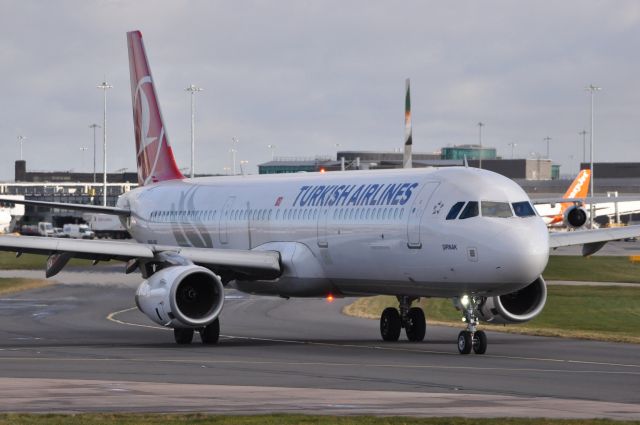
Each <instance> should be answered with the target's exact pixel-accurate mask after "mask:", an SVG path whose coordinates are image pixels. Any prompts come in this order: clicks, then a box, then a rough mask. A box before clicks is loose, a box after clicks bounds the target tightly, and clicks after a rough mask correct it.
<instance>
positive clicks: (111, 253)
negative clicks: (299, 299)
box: [0, 235, 281, 279]
mask: <svg viewBox="0 0 640 425" xmlns="http://www.w3.org/2000/svg"><path fill="white" fill-rule="evenodd" d="M0 251H15V252H19V253H23V252H26V253H32V254H41V255H49V256H55V255H61V254H63V255H64V256H65V258H66V260H67V261H68V259H70V258H82V259H87V260H100V261H107V260H120V261H129V260H136V259H137V260H154V259H156V258H157V255H158V254H160V253H163V252H173V253H176V254H177V255H179V256H181V257H183V258H186V259H188V260H190V261H192V262H193V263H195V264H198V265H201V266H204V267H207V268H210V269H212V270H214V271H216V272H219V273H227V274H231V276H237V275H241V276H243V277H246V278H261V279H275V278H276V277H278V276H279V275H280V273H281V266H280V254H279V253H278V252H276V251H248V250H246V251H245V250H231V249H229V250H227V249H211V248H189V247H176V246H159V245H151V244H142V243H135V242H120V241H109V240H81V239H60V238H46V237H37V236H34V237H31V236H9V235H7V236H0ZM67 257H68V258H67ZM65 264H66V262H65ZM63 266H64V265H63ZM48 267H49V266H48ZM60 269H61V268H60ZM57 271H60V270H57ZM57 271H56V273H57ZM47 274H48V276H47V277H50V276H52V275H53V274H55V273H53V274H50V273H47Z"/></svg>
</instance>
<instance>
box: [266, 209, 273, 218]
mask: <svg viewBox="0 0 640 425" xmlns="http://www.w3.org/2000/svg"><path fill="white" fill-rule="evenodd" d="M272 212H273V211H272V210H269V215H267V220H271V213H272Z"/></svg>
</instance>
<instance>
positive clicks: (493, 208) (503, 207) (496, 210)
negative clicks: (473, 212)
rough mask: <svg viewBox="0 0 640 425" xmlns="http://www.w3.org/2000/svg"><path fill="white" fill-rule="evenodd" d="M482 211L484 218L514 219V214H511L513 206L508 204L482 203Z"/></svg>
mask: <svg viewBox="0 0 640 425" xmlns="http://www.w3.org/2000/svg"><path fill="white" fill-rule="evenodd" d="M480 210H481V211H482V216H483V217H497V218H508V217H513V212H511V206H510V205H509V203H508V202H494V201H482V202H481V203H480Z"/></svg>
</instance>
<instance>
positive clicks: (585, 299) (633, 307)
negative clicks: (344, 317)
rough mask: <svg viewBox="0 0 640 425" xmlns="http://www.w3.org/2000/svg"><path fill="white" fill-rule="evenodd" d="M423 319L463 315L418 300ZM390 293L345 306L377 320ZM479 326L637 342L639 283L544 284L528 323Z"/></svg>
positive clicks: (439, 302) (437, 302)
mask: <svg viewBox="0 0 640 425" xmlns="http://www.w3.org/2000/svg"><path fill="white" fill-rule="evenodd" d="M419 305H420V306H421V307H422V308H424V311H425V314H426V316H427V322H432V323H433V322H436V323H443V324H449V325H456V326H460V327H462V322H461V318H462V314H461V313H459V312H458V311H456V310H455V309H454V308H453V305H452V303H451V300H448V299H422V300H421V301H420V303H419ZM397 306H398V302H397V300H396V299H395V297H388V296H378V297H371V298H361V299H359V300H357V301H356V302H354V303H353V304H351V305H349V306H347V307H345V313H346V314H349V315H353V316H359V317H368V318H372V319H378V318H379V317H380V313H382V310H384V308H385V307H397ZM482 327H483V328H484V329H491V330H499V331H507V332H516V333H526V334H531V335H547V336H563V337H572V338H583V339H594V340H602V341H618V342H633V343H640V333H639V332H638V329H640V288H629V287H616V286H609V287H605V286H549V287H548V297H547V305H546V306H545V308H544V310H543V311H542V313H541V314H540V316H538V317H536V318H535V319H533V320H532V321H530V322H527V323H523V324H519V325H510V326H507V327H504V326H500V325H493V326H489V325H485V324H483V325H482Z"/></svg>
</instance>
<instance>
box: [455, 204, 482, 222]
mask: <svg viewBox="0 0 640 425" xmlns="http://www.w3.org/2000/svg"><path fill="white" fill-rule="evenodd" d="M477 215H478V203H477V202H476V201H471V202H469V203H468V204H467V206H466V207H464V210H462V214H460V217H459V219H460V220H464V219H465V218H471V217H476V216H477Z"/></svg>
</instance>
